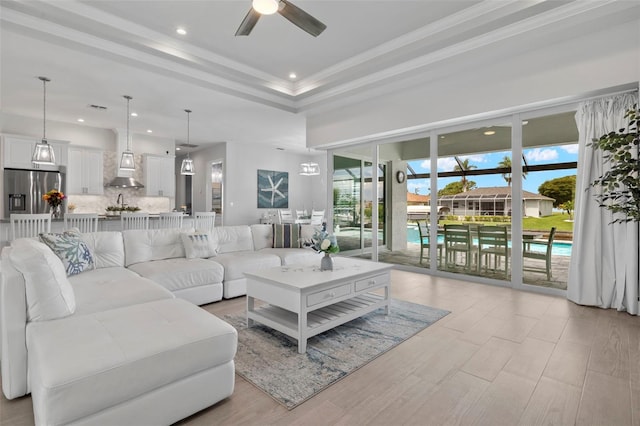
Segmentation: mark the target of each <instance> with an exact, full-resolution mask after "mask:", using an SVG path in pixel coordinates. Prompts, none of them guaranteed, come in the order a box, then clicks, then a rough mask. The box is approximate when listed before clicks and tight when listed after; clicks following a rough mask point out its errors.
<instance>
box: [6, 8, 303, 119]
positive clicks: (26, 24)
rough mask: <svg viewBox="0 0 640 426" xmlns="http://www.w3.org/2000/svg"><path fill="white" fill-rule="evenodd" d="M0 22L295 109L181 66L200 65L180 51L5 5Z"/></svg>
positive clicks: (287, 101)
mask: <svg viewBox="0 0 640 426" xmlns="http://www.w3.org/2000/svg"><path fill="white" fill-rule="evenodd" d="M0 21H1V22H6V23H10V24H12V25H16V26H19V27H23V28H27V29H29V30H30V31H33V32H35V33H38V34H41V35H46V36H47V37H48V38H49V40H51V38H50V37H55V38H56V39H58V40H61V41H62V42H63V43H64V45H65V46H69V45H81V46H84V47H88V48H91V50H97V51H100V52H104V53H108V54H111V55H115V56H116V57H119V58H122V59H126V60H127V61H130V62H134V63H138V64H141V65H144V66H145V67H151V68H155V69H156V70H160V71H162V72H164V73H166V72H170V73H172V74H177V75H180V76H181V77H183V78H185V79H187V80H188V81H191V82H193V83H195V84H198V85H200V86H201V87H206V88H212V89H215V90H217V91H221V92H223V93H227V94H231V95H235V96H239V97H241V98H244V99H249V100H253V101H257V102H260V103H262V104H265V105H270V106H274V107H276V108H279V109H282V110H285V111H289V112H296V107H295V103H294V101H293V100H292V99H291V98H290V97H289V96H284V95H282V94H279V93H277V92H274V91H273V90H267V89H261V88H256V87H252V86H250V85H248V84H243V83H239V82H236V81H233V80H229V79H226V78H224V77H220V76H217V75H215V74H213V73H211V72H208V71H203V70H201V69H199V68H200V67H195V66H189V65H185V64H184V63H181V62H187V63H190V64H198V65H200V64H199V63H198V62H199V61H198V58H195V57H193V56H190V55H187V54H181V55H180V56H178V55H177V53H178V52H173V55H172V58H178V57H179V59H180V60H181V61H180V62H179V61H177V60H175V59H174V60H172V59H166V58H162V57H159V56H157V55H152V54H150V53H147V52H144V51H141V50H139V49H135V48H132V47H129V46H124V45H122V44H119V43H115V42H112V41H109V40H105V39H104V38H100V37H96V36H93V35H90V34H87V33H83V32H80V31H77V30H74V29H71V28H68V27H65V26H62V25H59V24H56V23H53V22H51V21H47V20H43V19H40V18H37V17H34V16H31V15H27V14H24V13H22V12H17V11H14V10H11V9H6V8H4V9H3V11H2V14H1V16H0ZM165 53H166V52H165Z"/></svg>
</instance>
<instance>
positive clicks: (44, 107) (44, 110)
mask: <svg viewBox="0 0 640 426" xmlns="http://www.w3.org/2000/svg"><path fill="white" fill-rule="evenodd" d="M42 89H43V93H44V95H43V97H42V117H43V120H42V139H44V140H46V139H47V80H42Z"/></svg>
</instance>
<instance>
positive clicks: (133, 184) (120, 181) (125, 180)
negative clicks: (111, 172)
mask: <svg viewBox="0 0 640 426" xmlns="http://www.w3.org/2000/svg"><path fill="white" fill-rule="evenodd" d="M114 132H115V134H116V157H115V160H116V162H115V163H116V164H115V167H116V169H115V172H116V177H114V178H113V179H112V180H111V182H109V184H108V185H107V186H111V187H115V188H144V185H143V184H141V183H140V182H138V181H137V180H135V179H134V178H133V172H132V171H124V170H120V167H119V164H120V157H121V156H122V151H124V150H126V149H127V132H126V130H125V129H114Z"/></svg>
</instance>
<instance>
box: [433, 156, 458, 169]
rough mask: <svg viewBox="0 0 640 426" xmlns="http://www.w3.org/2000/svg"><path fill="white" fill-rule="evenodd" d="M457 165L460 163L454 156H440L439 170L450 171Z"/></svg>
mask: <svg viewBox="0 0 640 426" xmlns="http://www.w3.org/2000/svg"><path fill="white" fill-rule="evenodd" d="M457 165H458V163H457V162H456V160H455V158H453V157H446V158H438V170H443V171H446V172H450V171H453V168H454V167H455V166H457Z"/></svg>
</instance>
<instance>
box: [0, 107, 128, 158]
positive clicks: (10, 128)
mask: <svg viewBox="0 0 640 426" xmlns="http://www.w3.org/2000/svg"><path fill="white" fill-rule="evenodd" d="M0 133H6V134H12V135H24V136H32V137H35V138H37V139H40V138H42V119H35V118H30V117H23V116H19V115H11V114H0ZM47 138H48V139H56V140H63V141H69V142H70V143H71V144H72V145H82V146H89V147H93V148H98V149H103V150H105V151H108V150H115V143H116V135H115V133H114V132H113V131H112V130H109V129H99V128H96V127H89V126H83V125H79V124H69V123H60V122H56V121H51V120H47Z"/></svg>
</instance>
